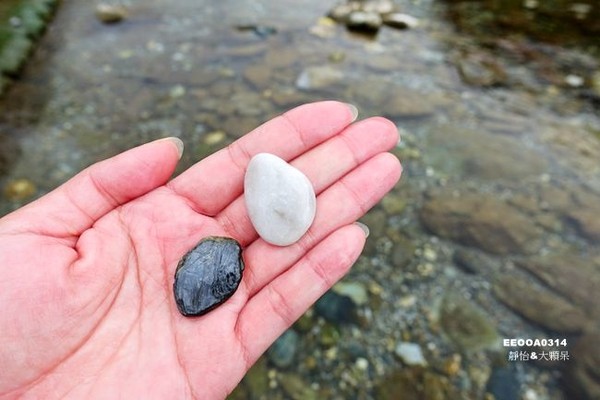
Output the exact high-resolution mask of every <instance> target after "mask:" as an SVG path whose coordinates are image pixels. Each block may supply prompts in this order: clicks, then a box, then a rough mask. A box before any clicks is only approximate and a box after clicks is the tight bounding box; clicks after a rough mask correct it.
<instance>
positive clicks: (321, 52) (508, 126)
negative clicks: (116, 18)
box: [0, 0, 600, 400]
mask: <svg viewBox="0 0 600 400" xmlns="http://www.w3.org/2000/svg"><path fill="white" fill-rule="evenodd" d="M504 3H505V4H508V3H511V7H512V8H506V9H505V8H498V7H496V4H497V2H464V3H463V2H458V1H451V2H447V3H443V2H433V1H430V0H424V1H414V2H411V1H397V2H396V3H394V5H395V8H396V9H398V10H400V11H401V12H403V13H406V14H409V15H411V16H413V17H415V18H416V19H417V20H418V25H417V26H416V27H411V28H410V29H395V28H390V27H387V26H384V27H382V28H380V30H379V31H378V32H377V34H376V35H370V36H369V35H363V34H357V33H356V32H351V31H349V30H347V29H346V28H345V27H344V26H343V24H339V23H336V22H334V21H333V20H331V19H328V18H324V17H325V16H326V15H327V14H328V12H329V11H330V10H331V9H332V8H333V7H334V5H335V3H334V2H333V1H312V0H311V1H304V2H302V6H299V5H298V2H295V1H291V0H285V1H278V2H269V1H252V2H239V1H237V2H236V1H232V0H229V1H221V2H213V1H199V0H184V1H177V2H174V1H168V0H146V1H135V0H131V1H128V2H126V3H125V4H126V6H127V8H128V10H129V11H128V15H127V18H126V19H125V20H123V21H122V22H120V23H117V24H111V25H107V24H103V23H101V22H100V21H99V20H98V19H97V18H96V16H95V13H94V6H93V5H92V4H90V2H66V1H65V2H62V4H61V5H60V6H59V8H58V10H57V13H56V15H55V17H54V19H53V21H52V22H51V24H50V25H49V27H48V29H47V31H46V33H45V35H44V36H43V38H42V39H41V40H40V41H39V43H38V45H37V47H36V49H35V51H34V53H33V54H32V56H31V57H30V59H29V60H28V62H27V64H26V65H25V67H24V69H23V70H22V73H21V74H20V77H19V78H18V79H16V80H15V82H13V83H11V84H10V85H9V86H8V87H7V88H6V90H5V92H4V94H3V96H2V98H1V99H0V188H1V189H2V191H3V192H2V194H1V195H0V215H3V214H6V213H8V212H10V211H12V210H14V209H16V208H18V207H20V206H22V205H23V204H26V203H27V202H29V201H31V200H33V199H34V198H36V197H39V196H42V195H43V194H45V193H47V192H48V191H50V190H52V189H53V188H55V187H56V186H57V185H59V184H60V183H62V182H64V181H65V180H67V179H68V178H69V177H71V176H73V175H74V174H75V173H77V171H79V170H81V169H82V168H84V167H85V166H87V165H89V164H91V163H93V162H95V161H97V160H101V159H104V158H106V157H109V156H111V155H114V154H117V153H119V152H121V151H123V150H125V149H127V148H130V147H132V146H135V145H137V144H140V143H144V142H147V141H150V140H152V139H155V138H159V137H164V136H178V137H180V138H181V139H182V140H183V141H184V142H185V143H186V152H185V154H184V157H183V159H182V162H181V165H180V167H179V171H181V170H183V169H185V168H187V167H189V166H190V165H192V164H193V163H195V162H197V161H198V160H199V159H201V158H203V157H205V156H206V155H208V154H210V153H212V152H214V151H216V150H217V149H219V148H222V147H223V146H226V145H227V144H228V143H231V142H232V141H233V140H235V139H236V138H238V137H240V136H242V135H243V134H244V133H246V132H248V131H250V130H251V129H253V128H254V127H256V126H258V125H259V124H261V123H262V122H264V121H266V120H268V119H270V118H272V117H273V116H275V115H277V114H279V113H281V112H283V111H285V110H287V109H289V108H291V107H293V106H295V105H298V104H302V103H305V102H310V101H315V100H320V99H324V98H335V99H341V100H343V101H346V102H350V103H353V104H355V105H356V106H357V107H358V109H359V110H360V117H361V118H364V117H367V116H371V115H383V116H386V117H388V118H390V119H392V120H393V121H394V122H395V123H396V124H397V125H398V128H399V130H400V132H401V135H402V142H401V143H399V145H398V146H397V148H396V149H395V153H396V154H397V155H398V157H399V158H400V159H401V161H402V163H403V165H404V176H403V178H402V180H401V182H400V183H399V184H398V185H397V187H396V188H395V189H394V190H393V191H392V192H391V193H390V194H389V195H388V196H387V197H386V198H385V199H384V200H383V201H382V202H381V203H380V204H379V205H377V206H376V207H375V208H374V209H373V210H371V211H370V212H369V214H368V215H367V216H366V217H365V218H364V222H365V223H367V224H368V226H369V227H370V230H371V236H370V237H369V239H368V244H367V248H366V250H365V252H364V254H363V255H362V256H361V258H360V259H359V261H358V262H357V264H356V265H355V266H354V268H353V270H352V272H351V273H350V274H349V275H348V276H347V277H346V278H345V279H344V280H343V281H342V283H341V284H340V285H338V286H337V287H336V288H335V290H334V291H332V292H330V293H329V294H328V295H327V296H325V297H324V298H323V299H322V300H321V301H319V303H318V304H317V306H316V307H314V308H313V309H311V310H310V311H309V312H308V313H307V314H306V315H305V316H304V317H302V319H301V320H300V321H299V322H298V323H297V324H296V325H295V326H294V327H292V328H291V329H290V331H288V333H286V334H285V335H284V336H283V337H282V338H281V339H280V340H279V341H278V342H277V343H276V345H275V346H274V347H273V348H272V349H271V350H270V351H269V352H268V353H267V354H266V355H265V356H263V357H262V358H261V359H260V360H259V362H258V363H257V364H256V365H255V367H254V368H253V369H252V370H251V372H250V373H249V374H248V375H247V377H246V378H245V379H244V381H242V383H241V384H240V386H239V387H238V389H237V390H236V391H235V392H234V393H233V394H232V395H231V398H235V399H243V398H248V399H263V398H265V399H266V398H268V399H278V398H281V399H287V398H292V399H396V398H399V394H402V398H403V399H407V400H411V399H460V398H464V399H482V398H489V397H485V396H486V393H491V394H493V395H494V396H495V399H496V400H504V399H526V400H535V399H551V400H559V399H575V398H582V399H592V398H598V397H594V396H599V393H600V380H599V379H598V376H597V375H593V371H594V370H595V371H598V370H600V361H599V360H600V355H599V350H598V349H599V348H600V346H598V345H597V344H598V341H599V340H600V339H599V338H600V322H599V321H600V307H598V292H599V291H600V252H599V250H598V249H600V246H599V244H600V161H599V160H600V118H599V116H598V107H599V104H600V62H599V59H598V57H597V54H598V48H599V47H598V46H599V44H598V42H597V41H594V40H593V35H594V34H598V32H599V31H598V30H595V29H598V27H597V26H595V27H594V25H593V23H596V22H594V21H597V20H598V18H593V16H597V15H598V12H599V11H598V8H597V7H596V8H593V7H592V5H591V4H592V2H590V5H589V7H590V8H589V9H587V11H585V10H586V8H585V7H582V6H581V4H582V3H581V2H578V3H574V2H539V3H540V4H541V5H540V4H538V2H535V1H525V2H524V3H523V4H524V5H520V4H519V5H516V6H515V5H514V4H512V3H514V2H504ZM542 3H548V4H550V3H552V4H554V3H556V5H557V7H558V6H561V5H562V6H564V8H563V9H561V10H562V11H560V12H559V13H558V16H556V15H555V14H552V12H550V11H547V10H546V9H545V8H544V7H546V6H545V5H544V4H542ZM574 4H580V6H578V7H579V8H577V7H576V8H575V9H573V5H574ZM478 7H479V8H478ZM486 7H487V8H486ZM569 10H570V11H569ZM519 12H520V13H519ZM561 12H562V14H561ZM569 13H571V14H569ZM582 13H583V14H582ZM515 15H518V16H519V18H521V19H519V18H516V17H514V16H515ZM552 15H554V17H552V18H555V19H552V18H551V17H550V16H552ZM561 15H563V16H565V18H564V19H561V18H560V16H561ZM478 16H479V17H481V18H479V19H478V18H476V17H478ZM507 16H508V17H510V18H508V17H507ZM511 16H512V17H511ZM494 17H496V18H494ZM502 17H506V18H508V19H509V20H510V21H513V22H514V21H517V22H518V23H516V22H515V23H514V24H507V23H505V20H506V18H504V20H503V18H502ZM540 18H541V19H540ZM573 19H574V20H575V21H580V22H581V23H580V25H585V24H588V25H589V26H588V25H585V29H583V32H579V31H578V32H577V33H576V34H575V33H574V34H572V35H559V36H560V37H554V36H552V37H549V36H548V35H547V33H546V30H543V32H542V33H541V34H540V33H539V32H538V30H539V29H537V28H538V24H542V25H543V24H546V25H548V24H550V22H547V21H552V23H553V24H558V26H559V27H560V26H562V25H561V21H563V22H565V21H567V20H568V21H569V22H568V24H571V22H572V20H573ZM503 21H504V22H503ZM540 21H541V22H540ZM556 21H558V22H556ZM528 23H529V25H528ZM565 24H566V22H565ZM546 25H544V26H546ZM574 25H575V26H577V24H574ZM492 28H493V29H492ZM558 30H559V31H560V29H558ZM590 32H591V33H590ZM563 36H564V37H563ZM598 37H600V36H598ZM538 40H539V41H538ZM542 40H543V41H542ZM511 338H531V339H536V338H540V339H541V338H545V339H559V344H558V345H554V344H555V343H554V342H553V343H552V344H548V343H546V344H545V345H544V346H542V347H527V346H516V347H504V346H503V343H504V339H511ZM563 339H566V343H567V345H566V346H562V345H561V344H560V343H562V342H561V341H562V340H563ZM407 344H409V345H407ZM419 354H420V355H421V356H422V359H421V358H419V357H418V355H419ZM411 356H413V357H417V361H418V362H415V359H414V358H411ZM594 363H595V364H594ZM586 365H591V366H593V368H592V367H586Z"/></svg>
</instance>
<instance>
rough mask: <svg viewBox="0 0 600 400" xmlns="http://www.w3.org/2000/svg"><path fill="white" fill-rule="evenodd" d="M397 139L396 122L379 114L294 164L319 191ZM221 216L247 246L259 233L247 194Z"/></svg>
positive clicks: (222, 220) (361, 122)
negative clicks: (247, 201) (251, 219)
mask: <svg viewBox="0 0 600 400" xmlns="http://www.w3.org/2000/svg"><path fill="white" fill-rule="evenodd" d="M397 143H398V129H397V128H396V126H395V125H394V124H393V123H392V122H390V121H389V120H387V119H384V118H379V117H376V118H369V119H366V120H364V121H360V122H357V123H354V124H352V125H350V126H349V127H347V128H346V129H345V130H344V131H343V132H342V133H340V134H339V135H336V136H334V137H332V138H330V139H329V140H327V141H326V142H324V143H322V144H320V145H319V146H317V147H315V148H313V149H312V150H310V151H309V152H307V153H304V154H302V155H301V156H300V157H298V158H296V159H295V160H294V161H292V163H291V164H292V165H293V166H294V167H296V168H298V169H299V170H300V171H302V172H303V173H304V174H305V175H306V176H307V177H308V179H309V180H310V181H311V183H312V185H313V188H314V189H315V192H316V193H317V194H319V193H320V192H322V191H323V190H324V189H326V188H327V187H329V186H330V185H331V184H333V183H334V182H336V181H337V180H339V179H340V178H341V177H343V176H344V175H346V174H347V173H348V172H350V171H352V170H353V169H354V168H356V167H357V166H358V165H360V164H361V163H363V162H364V161H366V160H368V159H370V158H371V157H373V156H374V155H376V154H379V153H381V152H384V151H387V150H389V149H390V148H392V147H394V146H395V145H396V144H397ZM217 220H218V221H219V223H220V224H221V225H222V226H223V228H224V229H225V231H226V232H228V233H229V234H230V235H231V236H232V237H235V238H236V239H237V240H238V241H240V243H242V245H243V246H246V245H247V244H248V243H251V242H252V241H253V240H255V239H256V237H257V234H256V231H255V230H254V227H253V226H252V223H251V222H250V219H249V217H248V212H247V210H246V205H245V202H244V196H243V195H242V196H239V197H238V198H237V199H236V200H235V201H233V202H232V203H231V204H230V205H229V206H228V207H227V208H225V209H224V210H223V211H222V212H221V213H219V214H218V215H217Z"/></svg>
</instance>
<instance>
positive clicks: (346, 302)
mask: <svg viewBox="0 0 600 400" xmlns="http://www.w3.org/2000/svg"><path fill="white" fill-rule="evenodd" d="M315 313H316V314H317V315H319V316H321V317H323V318H325V320H327V321H329V322H332V323H334V324H344V323H357V322H358V315H357V310H356V304H354V302H353V301H352V299H351V298H350V297H348V296H342V295H339V294H337V293H335V292H333V291H328V292H327V293H325V294H324V295H323V296H322V297H321V298H320V299H319V300H318V301H317V303H316V304H315Z"/></svg>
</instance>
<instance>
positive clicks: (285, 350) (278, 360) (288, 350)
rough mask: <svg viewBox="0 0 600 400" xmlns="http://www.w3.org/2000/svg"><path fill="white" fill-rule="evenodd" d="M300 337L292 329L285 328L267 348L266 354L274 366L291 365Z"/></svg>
mask: <svg viewBox="0 0 600 400" xmlns="http://www.w3.org/2000/svg"><path fill="white" fill-rule="evenodd" d="M299 341H300V337H299V336H298V334H297V333H296V331H294V330H293V329H288V330H286V331H285V332H284V333H283V335H281V336H280V337H279V338H278V339H277V340H276V341H275V342H274V343H273V344H272V345H271V347H270V348H269V350H268V351H267V356H268V357H269V361H271V362H272V363H273V364H274V365H275V366H277V367H279V368H287V367H289V366H290V365H292V362H293V361H294V357H295V356H296V351H297V350H298V342H299Z"/></svg>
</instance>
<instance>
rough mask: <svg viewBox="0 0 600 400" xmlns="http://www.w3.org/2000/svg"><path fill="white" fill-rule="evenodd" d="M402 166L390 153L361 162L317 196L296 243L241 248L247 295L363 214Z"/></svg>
mask: <svg viewBox="0 0 600 400" xmlns="http://www.w3.org/2000/svg"><path fill="white" fill-rule="evenodd" d="M401 171H402V168H401V166H400V163H399V162H398V159H397V158H396V157H394V156H393V155H391V154H390V153H382V154H379V155H377V156H375V157H373V158H371V159H370V160H369V161H367V162H365V163H363V164H362V165H360V166H359V167H358V168H356V169H355V170H354V171H352V172H351V173H349V174H348V175H346V176H345V177H344V178H342V179H341V180H340V181H338V182H337V183H335V184H334V185H332V186H331V187H330V188H329V189H327V190H326V191H324V192H323V193H321V194H320V195H319V197H318V198H317V214H316V216H315V221H314V222H313V225H312V226H311V227H310V229H309V230H308V232H307V233H306V234H305V235H304V236H303V237H302V238H301V239H300V240H299V241H298V242H296V243H294V244H292V245H290V246H286V247H277V246H272V245H270V244H268V243H266V242H265V241H264V240H261V239H259V240H256V241H255V242H253V243H252V244H251V245H250V246H248V247H247V248H246V250H245V251H244V260H246V264H247V265H248V268H246V270H245V271H244V278H243V279H242V284H243V285H244V286H245V290H246V292H247V293H248V295H249V296H250V297H251V296H253V295H254V294H255V293H257V292H258V291H259V290H261V289H262V288H263V287H264V286H265V285H267V284H268V283H269V282H271V281H272V280H273V279H275V278H276V277H277V276H278V275H280V274H282V273H284V272H285V271H286V270H287V269H288V268H289V267H290V266H291V265H293V264H294V263H295V262H297V261H298V260H299V259H300V258H302V257H303V256H304V255H305V254H306V253H307V252H308V251H309V250H310V249H312V248H313V247H314V246H315V245H316V244H317V243H319V242H320V241H321V240H323V238H325V237H327V236H328V235H329V234H331V232H334V231H335V230H336V229H339V228H340V227H342V226H345V225H348V224H350V223H352V222H354V221H356V220H357V219H358V218H360V217H361V216H363V215H364V214H365V213H366V212H367V211H368V210H369V209H370V208H371V207H373V206H374V205H375V204H376V203H377V202H378V201H379V200H380V199H381V198H382V197H383V196H384V195H385V194H386V193H387V192H388V191H389V190H390V189H391V188H392V187H393V186H394V185H395V184H396V182H397V181H398V179H399V178H400V174H401Z"/></svg>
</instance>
